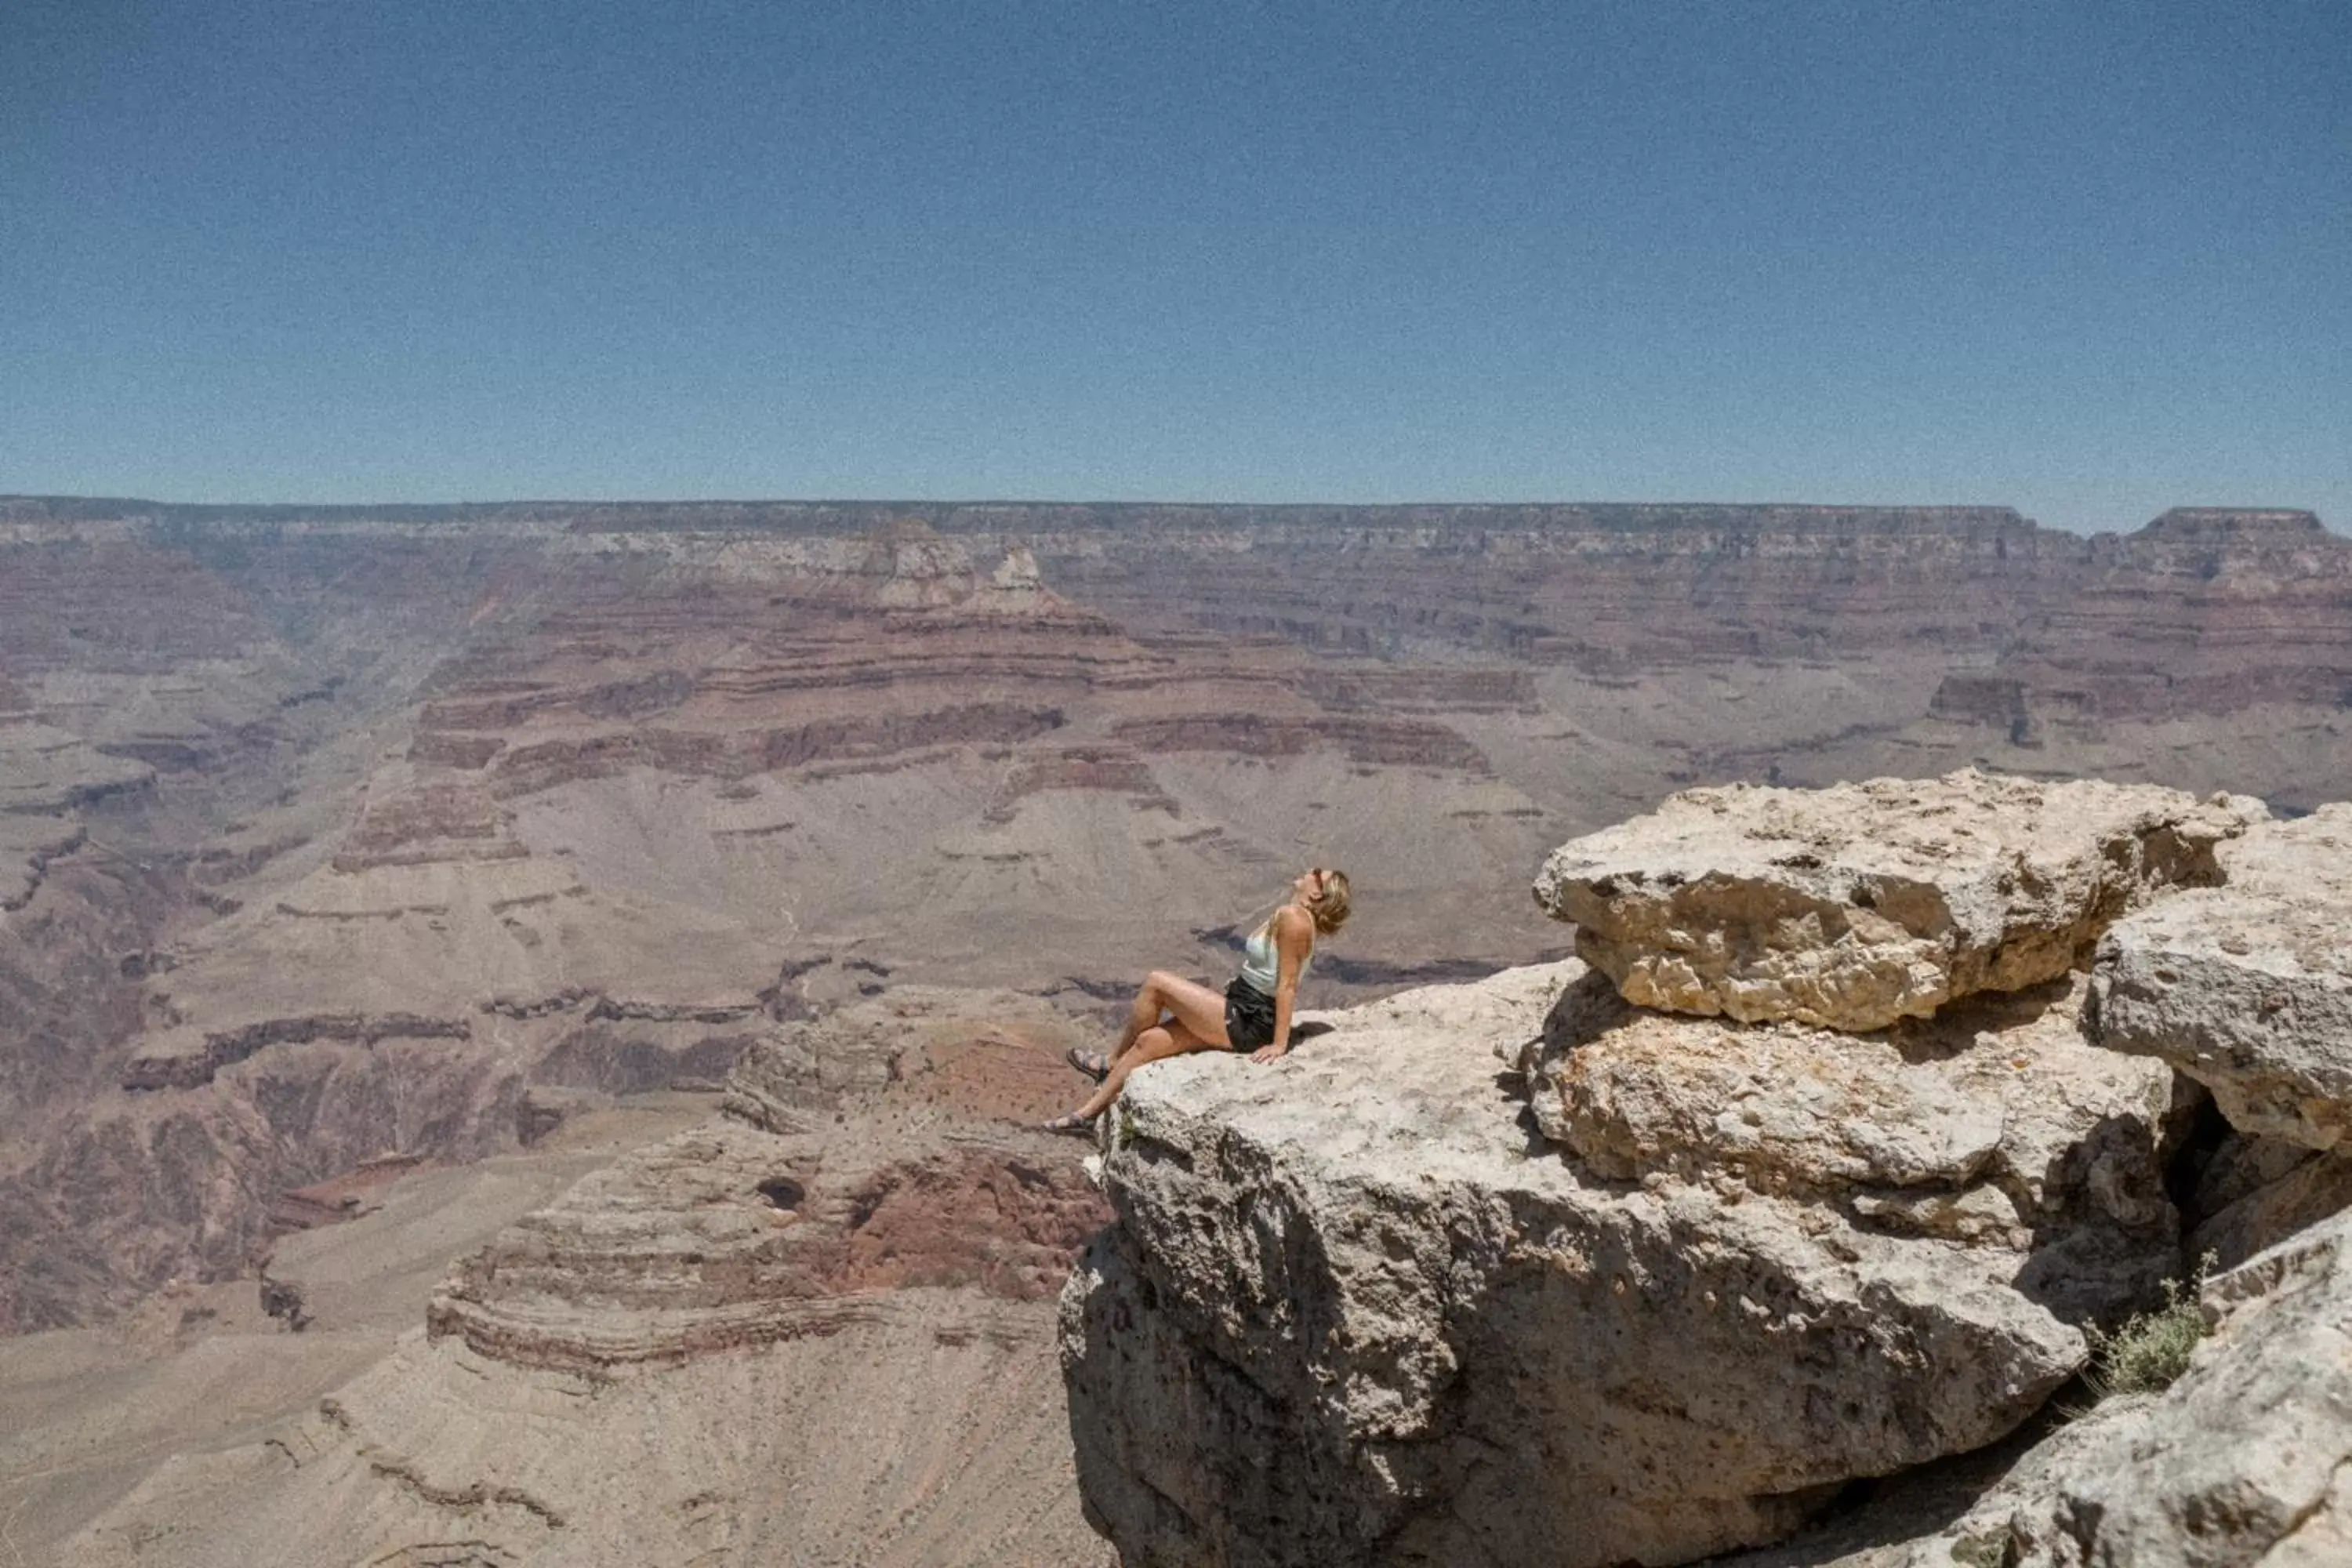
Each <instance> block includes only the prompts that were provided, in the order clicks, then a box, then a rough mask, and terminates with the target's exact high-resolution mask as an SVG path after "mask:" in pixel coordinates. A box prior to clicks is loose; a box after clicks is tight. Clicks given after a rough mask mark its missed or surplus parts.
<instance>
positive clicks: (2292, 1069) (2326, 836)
mask: <svg viewBox="0 0 2352 1568" xmlns="http://www.w3.org/2000/svg"><path fill="white" fill-rule="evenodd" d="M2223 862H2224V864H2225V865H2226V866H2227V868H2228V885H2227V886H2226V887H2221V888H2216V889H2209V890H2205V891H2201V892H2198V893H2195V894H2192V895H2188V896H2184V897H2181V898H2178V899H2170V900H2165V901H2164V902H2163V903H2161V904H2158V906H2156V907H2155V908H2153V909H2150V910H2146V911H2144V912H2143V913H2141V914H2139V915H2137V916H2135V917H2133V918H2132V919H2129V920H2126V921H2124V922H2123V923H2122V924H2120V925H2118V926H2117V927H2116V929H2115V930H2114V931H2110V932H2108V934H2107V937H2106V940H2105V942H2102V943H2101V945H2100V948H2099V956H2098V966H2097V969H2096V971H2095V997H2096V1004H2097V1018H2098V1037H2099V1041H2100V1043H2101V1044H2102V1045H2105V1046H2107V1047H2111V1048H2113V1049H2116V1050H2123V1051H2138V1052H2143V1053H2145V1054H2147V1055H2150V1056H2156V1057H2160V1058H2163V1059H2164V1060H2165V1061H2168V1062H2169V1063H2171V1064H2172V1066H2173V1067H2174V1068H2177V1069H2178V1070H2179V1071H2180V1072H2183V1073H2185V1074H2187V1075H2188V1076H2189V1077H2190V1078H2192V1079H2196V1080H2197V1081H2198V1082H2199V1083H2201V1084H2203V1085H2204V1086H2205V1087H2206V1088H2207V1089H2210V1090H2212V1092H2213V1096H2214V1098H2215V1099H2216V1100H2219V1101H2220V1102H2221V1111H2222V1114H2223V1115H2225V1116H2226V1117H2228V1118H2229V1120H2230V1122H2231V1125H2233V1126H2235V1127H2238V1128H2240V1129H2242V1130H2243V1131H2247V1132H2250V1133H2256V1134H2260V1135H2262V1136H2264V1137H2270V1138H2279V1139H2284V1140H2286V1141H2287V1142H2293V1143H2299V1144H2303V1145H2305V1146H2306V1147H2309V1148H2314V1149H2331V1148H2334V1147H2336V1145H2337V1144H2339V1143H2340V1142H2342V1141H2343V1139H2344V1136H2345V1134H2346V1132H2347V1131H2352V931H2347V928H2346V924H2345V914H2346V911H2347V910H2352V805H2326V806H2322V807H2320V809H2319V810H2317V811H2316V812H2314V813H2313V814H2312V815H2311V816H2307V817H2304V818H2302V819H2301V820H2299V821H2294V822H2279V823H2268V824H2265V825H2263V826H2261V827H2258V828H2256V829H2254V830H2253V831H2252V832H2250V833H2248V834H2247V835H2246V836H2245V837H2244V838H2243V839H2242V840H2241V841H2240V842H2238V843H2236V844H2232V845H2231V846H2229V847H2227V848H2226V849H2225V850H2224V852H2223Z"/></svg>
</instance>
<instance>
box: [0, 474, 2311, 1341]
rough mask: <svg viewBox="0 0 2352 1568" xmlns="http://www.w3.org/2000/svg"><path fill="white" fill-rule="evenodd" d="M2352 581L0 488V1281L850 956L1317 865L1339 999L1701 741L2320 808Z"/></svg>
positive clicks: (1941, 515) (1657, 511)
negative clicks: (1339, 925)
mask: <svg viewBox="0 0 2352 1568" xmlns="http://www.w3.org/2000/svg"><path fill="white" fill-rule="evenodd" d="M2347 625H2352V545H2347V542H2345V541H2343V540H2341V539H2339V538H2337V537H2336V536H2335V535H2333V534H2330V533H2327V532H2326V531H2323V530H2321V529H2319V528H2318V526H2317V524H2316V522H2315V521H2314V520H2312V519H2311V518H2309V517H2308V515H2307V514H2291V513H2262V512H2178V513H2172V514H2168V515H2167V517H2165V518H2164V519H2160V520H2158V522H2156V523H2154V524H2152V525H2151V526H2150V527H2149V528H2147V529H2146V530H2143V531H2141V532H2139V533H2137V534H2135V535H2132V536H2129V537H2127V538H2120V539H2119V538H2100V539H2091V540H2084V539H2081V538H2077V537H2075V536H2073V535H2068V534H2063V533H2059V532H2054V531H2050V530H2046V529H2042V528H2039V527H2037V526H2035V525H2034V524H2032V523H2031V522H2029V521H2025V520H2024V519H2021V518H2020V517H2018V516H2017V515H2016V514H2014V513H2013V512H2009V511H2006V510H2000V509H1852V508H1811V507H1793V506H1790V507H1749V508H1741V507H1610V506H1561V507H1408V508H1221V507H1168V506H1101V507H1064V506H1023V505H981V506H930V505H908V506H897V505H881V504H863V503H861V504H854V505H849V504H845V505H824V504H806V505H740V506H736V505H715V504H691V505H659V504H644V505H605V504H570V503H530V504H519V505H503V506H484V507H466V508H397V507H389V508H366V509H315V508H235V507H226V508H193V507H173V506H163V505H156V504H152V503H145V502H136V501H106V500H41V499H16V500H0V905H5V914H0V998H5V1003H6V1007H5V1012H0V1132H5V1141H0V1151H4V1152H0V1162H5V1177H6V1180H5V1184H0V1259H5V1263H6V1264H7V1267H6V1268H5V1270H0V1279H5V1281H6V1284H5V1288H0V1321H5V1322H6V1323H7V1324H9V1325H11V1326H14V1327H17V1328H30V1327H39V1326H47V1325H56V1324H63V1323H71V1322H78V1321H89V1320H91V1319H93V1318H95V1317H102V1316H104V1315H105V1314H107V1313H109V1312H111V1311H115V1310H121V1308H123V1307H124V1306H126V1305H128V1304H130V1303H131V1302H133V1301H135V1300H138V1299H139V1298H140V1297H141V1296H142V1294H143V1293H144V1292H147V1291H149V1290H152V1289H155V1288H157V1287H159V1286H161V1285H163V1283H164V1282H166V1281H167V1280H169V1279H173V1277H175V1276H183V1275H185V1276H193V1277H198V1278H207V1279H210V1278H220V1277H224V1276H226V1275H230V1274H235V1273H236V1272H238V1271H240V1270H243V1269H246V1268H250V1267H251V1266H252V1259H253V1258H255V1257H256V1256H257V1254H258V1252H260V1251H261V1250H263V1249H266V1247H267V1246H268V1239H269V1234H270V1230H271V1228H272V1227H271V1222H270V1220H269V1218H268V1215H269V1212H270V1209H271V1205H272V1204H273V1202H274V1201H275V1195H276V1194H278V1193H281V1192H284V1191H289V1190H298V1189H301V1188H304V1187H307V1186H309V1185H310V1184H316V1183H319V1182H322V1181H330V1180H332V1179H334V1178H336V1177H337V1176H338V1175H339V1174H341V1173H343V1172H345V1171H348V1170H351V1169H353V1168H355V1167H357V1166H359V1165H362V1164H363V1163H366V1162H368V1161H370V1160H373V1159H374V1158H376V1157H378V1156H383V1155H399V1156H409V1155H417V1156H425V1157H431V1158H436V1159H467V1158H472V1157H476V1156H478V1155H480V1154H482V1153H485V1152H491V1151H495V1150H499V1149H511V1148H514V1147H517V1146H518V1145H520V1143H522V1142H526V1141H528V1140H529V1139H531V1138H533V1137H536V1136H540V1135H541V1134H543V1133H544V1131H546V1130H547V1129H548V1128H549V1127H550V1126H551V1125H554V1124H555V1123H557V1122H559V1121H561V1120H562V1117H563V1116H565V1115H567V1114H570V1113H571V1111H572V1110H573V1109H575V1108H577V1107H579V1106H581V1105H583V1104H590V1103H593V1102H594V1100H595V1098H596V1097H598V1096H609V1095H612V1094H616V1093H619V1094H625V1093H633V1092H638V1091H642V1090H646V1089H659V1088H664V1087H667V1086H670V1085H673V1084H676V1085H685V1086H688V1087H691V1086H695V1085H705V1086H707V1085H709V1084H712V1083H714V1082H716V1081H717V1080H718V1079H719V1077H720V1076H721V1075H723V1073H724V1072H725V1070H726V1067H727V1064H728V1062H730V1060H732V1059H733V1058H734V1057H735V1056H737V1055H738V1054H740V1051H741V1050H743V1049H744V1048H745V1047H747V1046H749V1045H751V1044H753V1043H756V1042H758V1041H760V1040H762V1039H768V1038H772V1037H774V1036H775V1035H776V1034H777V1032H778V1031H780V1030H782V1029H783V1028H785V1027H787V1026H789V1025H790V1024H791V1023H792V1021H793V1019H794V1018H796V1017H798V1016H803V1015H805V1014H808V1013H811V1012H818V1011H823V1010H824V1009H825V1008H828V1007H830V1006H833V1005H837V1004H838V1003H840V1002H842V1001H844V1000H846V999H851V998H855V997H857V996H859V995H861V994H870V993H872V992H874V991H876V990H878V989H880V988H882V987H884V986H886V985H893V984H906V983H910V982H911V983H918V984H988V985H1006V986H1010V987H1013V988H1014V989H1016V990H1020V991H1022V992H1024V993H1028V994H1034V995H1039V996H1049V997H1055V998H1058V999H1059V1000H1060V1001H1061V1002H1062V1003H1063V1004H1065V1005H1069V1006H1072V1007H1076V1008H1079V1009H1084V1008H1086V1007H1088V1006H1093V1005H1099V1004H1101V1003H1103V1002H1107V1001H1109V1000H1111V999H1114V998H1116V997H1117V996H1118V995H1119V994H1121V993H1122V991H1123V989H1124V987H1125V986H1126V985H1127V984H1129V982H1130V980H1131V977H1132V976H1133V975H1134V974H1135V973H1138V972H1139V971H1140V970H1142V969H1144V968H1146V967H1150V966H1154V965H1166V964H1171V963H1174V964H1177V965H1179V966H1185V967H1191V968H1193V969H1195V970H1197V971H1198V972H1200V973H1203V974H1214V973H1216V972H1218V971H1219V970H1221V969H1223V968H1224V967H1225V966H1226V965H1228V964H1229V963H1231V958H1230V955H1229V947H1230V944H1231V943H1232V942H1233V941H1234V933H1235V931H1236V930H1237V929H1245V928H1246V925H1247V922H1248V921H1249V919H1250V917H1251V912H1252V910H1254V909H1255V908H1257V907H1259V906H1261V905H1262V904H1263V903H1264V902H1265V900H1266V899H1268V898H1269V897H1270V896H1271V894H1272V892H1273V891H1274V889H1277V888H1278V887H1279V886H1280V884H1281V882H1282V880H1283V879H1284V878H1285V876H1286V874H1287V873H1288V872H1289V871H1290V870H1292V869H1295V868H1296V866H1297V865H1298V864H1301V863H1305V862H1309V861H1322V862H1328V863H1335V864H1339V865H1343V866H1349V867H1350V868H1354V869H1355V870H1356V871H1357V873H1358V876H1359V881H1360V885H1362V886H1364V888H1365V889H1366V893H1367V897H1366V900H1365V909H1366V914H1365V917H1364V918H1363V919H1362V920H1360V921H1359V922H1358V924H1357V925H1356V926H1355V927H1354V928H1351V930H1350V931H1349V939H1348V941H1347V942H1344V943H1341V944H1339V945H1338V946H1337V947H1336V948H1335V950H1334V951H1333V952H1330V953H1329V954H1328V955H1327V958H1326V962H1325V963H1323V964H1322V965H1320V966H1319V967H1318V978H1319V981H1320V983H1321V984H1325V985H1327V986H1329V987H1331V988H1332V989H1331V991H1330V992H1329V994H1330V995H1331V996H1334V997H1337V998H1339V999H1347V998H1351V997H1362V996H1366V995H1369V994H1373V993H1375V992H1377V991H1380V990H1383V989H1390V988H1393V987H1395V986H1397V985H1400V984H1412V983H1414V982H1417V981H1428V980H1433V979H1440V978H1446V977H1449V976H1456V975H1461V974H1465V973H1479V972H1482V971H1484V970H1486V969H1491V968H1493V967H1495V966H1496V965H1499V964H1504V963H1524V962H1528V961H1531V960H1535V959H1538V958H1542V957H1545V956H1548V955H1554V954H1557V953H1559V952H1561V951H1563V948H1564V938H1563V935H1562V933H1561V932H1560V931H1559V930H1558V929H1557V928H1552V927H1549V926H1548V925H1547V924H1546V923H1545V922H1543V921H1540V920H1538V919H1536V918H1534V917H1533V916H1532V915H1531V913H1529V912H1528V911H1525V910H1517V909H1514V908H1511V907H1508V906H1506V905H1500V904H1497V903H1496V901H1495V900H1491V899H1489V898H1486V896H1484V894H1483V891H1482V889H1485V888H1486V887H1490V886H1493V885H1496V884H1497V883H1500V882H1504V881H1507V880H1509V879H1514V878H1516V877H1517V876H1519V875H1521V874H1522V873H1523V871H1524V868H1525V867H1526V866H1527V865H1528V864H1530V863H1531V862H1532V861H1533V859H1534V858H1536V857H1537V856H1538V854H1540V853H1541V851H1542V850H1543V849H1544V848H1545V847H1548V846H1549V845H1550V844H1553V843H1556V842H1558V841H1559V839H1560V838H1561V837H1565V836H1566V835H1568V834H1570V833H1574V832H1577V831H1580V830H1583V829H1586V828H1590V827H1593V826H1599V825H1600V824H1601V823H1603V822H1606V821H1609V820H1613V819H1615V818H1617V817H1621V816H1625V815H1627V814H1628V813H1630V812H1633V811H1638V810H1642V809H1645V808H1646V807H1648V806H1649V805H1652V804H1654V802H1655V801H1656V800H1657V799H1658V798H1659V797H1660V796H1661V795H1664V794H1665V793H1667V792H1668V791H1669V790H1671V789H1673V788H1675V787H1676V786H1677V785H1680V784H1689V783H1695V782H1704V781H1708V780H1725V779H1737V778H1747V777H1756V778H1779V779H1781V780H1783V781H1787V782H1811V781H1827V780H1830V779H1833V778H1839V777H1853V776H1862V775H1864V774H1866V773H1874V772H1884V771H1895V772H1901V773H1934V772H1939V771H1942V770H1944V769H1945V768H1948V767H1949V766H1953V765H1957V764H1959V763H1966V762H1970V761H1981V762H1983V763H1987V764H1988V765H1991V766H1995V767H1999V768H2001V769H2003V770H2006V771H2011V772H2016V773H2041V774H2050V775H2063V774H2067V773H2074V772H2080V771H2084V770H2089V769H2096V770H2099V771H2102V772H2105V773H2108V774H2110V775H2113V776H2116V777H2123V778H2134V779H2143V780H2152V781H2157V782H2162V783H2168V784H2179V785H2182V786H2186V787H2191V788H2197V789H2206V788H2211V787H2215V786H2218V785H2220V784H2230V785H2231V787H2236V788H2242V789H2247V790H2251V791H2252V792H2253V793H2256V794H2259V795H2263V796H2266V797H2268V798H2270V799H2272V800H2273V801H2274V802H2276V803H2278V804H2280V805H2283V806H2285V807H2289V808H2292V807H2296V806H2300V805H2307V804H2309V803H2310V802H2311V801H2312V800H2314V799H2315V798H2317V797H2318V795H2320V794H2321V793H2324V790H2325V787H2326V780H2328V779H2330V778H2332V777H2334V776H2337V775H2339V774H2340V773H2341V772H2342V771H2343V769H2344V767H2345V765H2346V763H2352V757H2347V754H2346V745H2347V728H2346V725H2347V720H2346V717H2345V715H2346V711H2347V710H2346V709H2345V707H2344V700H2345V694H2346V692H2347V688H2352V650H2347V643H2346V638H2347ZM1367 871H1369V872H1370V876H1369V879H1367V877H1366V875H1365V873H1366V872H1367ZM1008 933H1018V936H1017V940H1008Z"/></svg>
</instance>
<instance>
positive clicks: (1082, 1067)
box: [1062, 1046, 1110, 1083]
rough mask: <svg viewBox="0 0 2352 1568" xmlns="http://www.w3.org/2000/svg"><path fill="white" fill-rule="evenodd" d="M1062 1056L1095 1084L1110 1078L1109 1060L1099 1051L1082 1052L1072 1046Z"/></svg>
mask: <svg viewBox="0 0 2352 1568" xmlns="http://www.w3.org/2000/svg"><path fill="white" fill-rule="evenodd" d="M1062 1054H1063V1056H1065V1057H1066V1058H1068V1059H1069V1063H1070V1065H1071V1066H1072V1067H1074V1068H1077V1069H1078V1070H1079V1071H1080V1072H1082V1073H1084V1074H1086V1075H1087V1077H1088V1078H1090V1079H1094V1080H1095V1081H1096V1082H1097V1083H1100V1082H1102V1080H1103V1079H1107V1078H1108V1077H1109V1076H1110V1058H1108V1057H1107V1056H1105V1055H1103V1054H1102V1053H1101V1052H1100V1051H1082V1050H1080V1049H1078V1047H1076V1046H1072V1047H1070V1048H1069V1049H1068V1050H1066V1051H1065V1052H1063V1053H1062Z"/></svg>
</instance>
